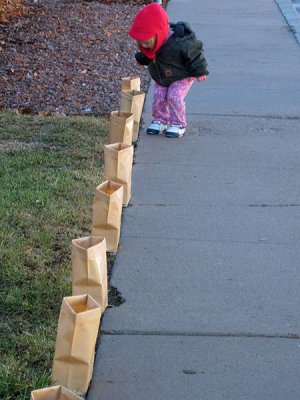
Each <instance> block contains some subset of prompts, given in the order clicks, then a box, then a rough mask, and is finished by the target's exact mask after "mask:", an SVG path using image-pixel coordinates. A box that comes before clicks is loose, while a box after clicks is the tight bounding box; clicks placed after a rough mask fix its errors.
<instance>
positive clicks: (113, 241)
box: [92, 180, 123, 252]
mask: <svg viewBox="0 0 300 400" xmlns="http://www.w3.org/2000/svg"><path fill="white" fill-rule="evenodd" d="M122 202H123V184H122V183H117V182H114V181H110V180H108V181H106V182H103V183H102V184H101V185H99V186H98V187H97V188H96V191H95V195H94V199H93V215H92V236H100V237H105V240H106V251H108V252H116V251H117V250H118V245H119V239H120V230H121V217H122Z"/></svg>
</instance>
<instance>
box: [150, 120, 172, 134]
mask: <svg viewBox="0 0 300 400" xmlns="http://www.w3.org/2000/svg"><path fill="white" fill-rule="evenodd" d="M166 129H167V125H164V124H163V123H162V122H160V121H152V122H151V124H150V125H149V126H148V128H147V133H148V135H158V134H159V133H163V132H164V131H165V130H166Z"/></svg>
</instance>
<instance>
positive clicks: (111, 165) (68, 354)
mask: <svg viewBox="0 0 300 400" xmlns="http://www.w3.org/2000/svg"><path fill="white" fill-rule="evenodd" d="M144 99H145V93H143V92H141V91H140V78H137V77H135V78H131V77H128V78H123V79H122V85H121V105H120V110H118V111H113V112H112V113H111V117H110V125H109V144H108V145H106V146H105V147H104V175H105V179H106V181H105V182H103V183H102V184H100V185H99V186H98V187H97V188H96V191H95V194H94V199H93V207H92V209H93V212H92V227H91V236H87V237H83V238H78V239H74V240H72V296H69V297H64V299H63V301H62V305H61V310H60V315H59V320H58V327H57V336H56V344H55V355H54V360H53V366H52V377H51V378H52V381H53V383H54V384H56V385H57V386H52V387H49V388H44V389H39V390H35V391H33V392H31V399H32V400H71V399H80V397H78V396H77V395H76V394H74V393H73V392H72V391H71V390H74V391H75V392H77V393H79V394H85V393H86V392H87V389H88V386H89V383H90V380H91V378H92V373H93V365H94V356H95V345H96V340H97V336H98V332H99V326H100V320H101V316H102V314H103V312H104V311H105V308H106V307H107V305H108V284H107V257H106V252H114V253H115V252H117V249H118V245H119V238H120V228H121V217H122V207H123V206H127V205H128V203H129V200H130V198H131V173H132V164H133V152H134V146H133V144H134V143H135V142H136V141H137V140H138V132H139V125H140V119H141V115H142V110H143V105H144ZM67 388H68V389H67ZM69 389H70V390H69Z"/></svg>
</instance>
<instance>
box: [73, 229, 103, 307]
mask: <svg viewBox="0 0 300 400" xmlns="http://www.w3.org/2000/svg"><path fill="white" fill-rule="evenodd" d="M79 294H89V295H90V296H92V297H93V299H94V300H96V302H97V303H99V304H100V306H101V310H102V314H103V313H104V311H105V309H106V307H107V304H108V292H107V258H106V241H105V238H101V237H95V236H87V237H83V238H79V239H73V240H72V295H73V296H76V295H79Z"/></svg>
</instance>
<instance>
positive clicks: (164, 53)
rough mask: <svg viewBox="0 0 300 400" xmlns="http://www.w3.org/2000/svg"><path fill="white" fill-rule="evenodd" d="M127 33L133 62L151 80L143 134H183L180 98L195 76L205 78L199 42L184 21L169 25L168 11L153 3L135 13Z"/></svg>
mask: <svg viewBox="0 0 300 400" xmlns="http://www.w3.org/2000/svg"><path fill="white" fill-rule="evenodd" d="M170 28H171V29H170ZM129 35H130V36H131V38H133V39H135V40H136V41H137V44H138V47H139V50H140V51H139V52H138V53H136V55H135V58H136V60H137V62H138V63H139V64H141V65H147V66H148V70H149V73H150V75H151V77H152V79H153V80H154V81H155V87H154V98H153V104H152V117H153V121H152V123H151V124H150V126H149V127H148V128H147V133H148V134H149V135H157V134H159V133H165V135H166V136H167V137H170V138H178V137H181V136H183V135H184V133H185V128H186V126H187V124H186V111H185V101H184V98H185V96H186V95H187V93H188V91H189V89H190V88H191V86H192V84H193V82H194V80H195V79H197V80H198V81H205V80H206V75H208V71H207V70H206V66H207V62H206V60H205V57H204V54H203V45H202V42H200V41H199V40H197V38H196V36H195V34H194V32H193V31H192V30H191V28H190V26H189V24H188V23H186V22H177V24H170V27H169V18H168V14H167V13H166V11H165V10H164V9H163V8H162V7H161V6H160V5H159V4H157V3H151V4H148V5H147V6H145V7H143V8H142V9H141V10H140V11H139V12H138V13H137V14H136V16H135V18H134V20H133V23H132V26H131V28H130V30H129Z"/></svg>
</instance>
